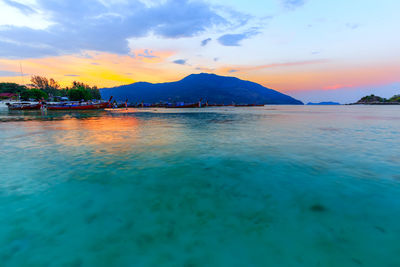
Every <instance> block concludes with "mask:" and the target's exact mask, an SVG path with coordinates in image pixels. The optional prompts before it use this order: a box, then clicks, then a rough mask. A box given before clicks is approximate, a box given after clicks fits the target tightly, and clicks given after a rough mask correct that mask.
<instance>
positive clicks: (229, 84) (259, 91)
mask: <svg viewBox="0 0 400 267" xmlns="http://www.w3.org/2000/svg"><path fill="white" fill-rule="evenodd" d="M100 93H101V96H102V98H103V99H108V98H109V97H110V96H114V98H115V99H116V100H117V101H125V99H127V98H128V100H129V102H131V103H134V102H142V101H143V102H145V103H158V102H185V103H195V102H198V101H199V100H200V99H203V100H204V101H205V100H207V101H208V102H209V103H210V104H211V103H217V104H232V102H234V103H236V104H290V105H293V104H294V105H303V103H302V102H301V101H299V100H297V99H294V98H292V97H290V96H288V95H285V94H282V93H279V92H277V91H275V90H272V89H269V88H266V87H264V86H262V85H260V84H257V83H253V82H249V81H243V80H240V79H238V78H234V77H225V76H218V75H215V74H206V73H201V74H191V75H189V76H187V77H186V78H184V79H182V80H180V81H177V82H169V83H156V84H153V83H146V82H137V83H133V84H129V85H123V86H118V87H113V88H103V89H100Z"/></svg>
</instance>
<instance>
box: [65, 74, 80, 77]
mask: <svg viewBox="0 0 400 267" xmlns="http://www.w3.org/2000/svg"><path fill="white" fill-rule="evenodd" d="M64 76H67V77H79V76H81V75H78V74H65V75H64Z"/></svg>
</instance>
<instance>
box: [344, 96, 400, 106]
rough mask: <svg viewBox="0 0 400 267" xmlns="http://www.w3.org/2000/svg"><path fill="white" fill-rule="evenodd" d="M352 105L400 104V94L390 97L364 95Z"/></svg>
mask: <svg viewBox="0 0 400 267" xmlns="http://www.w3.org/2000/svg"><path fill="white" fill-rule="evenodd" d="M351 105H400V95H394V96H392V97H391V98H389V99H387V98H383V97H380V96H376V95H369V96H364V97H363V98H361V99H360V100H358V101H357V102H356V103H352V104H351Z"/></svg>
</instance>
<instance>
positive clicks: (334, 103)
mask: <svg viewBox="0 0 400 267" xmlns="http://www.w3.org/2000/svg"><path fill="white" fill-rule="evenodd" d="M307 105H310V106H317V105H328V106H330V105H341V104H340V103H338V102H330V101H328V102H319V103H312V102H308V103H307Z"/></svg>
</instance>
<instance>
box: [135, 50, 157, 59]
mask: <svg viewBox="0 0 400 267" xmlns="http://www.w3.org/2000/svg"><path fill="white" fill-rule="evenodd" d="M138 57H144V58H158V56H156V55H154V52H153V51H149V50H148V49H145V50H144V51H143V53H139V54H138Z"/></svg>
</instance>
